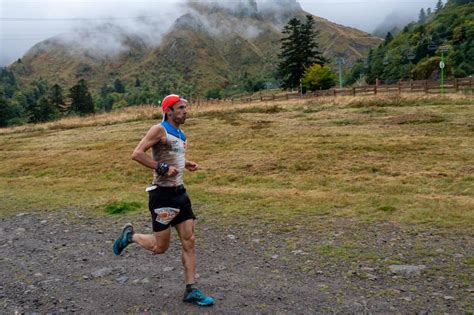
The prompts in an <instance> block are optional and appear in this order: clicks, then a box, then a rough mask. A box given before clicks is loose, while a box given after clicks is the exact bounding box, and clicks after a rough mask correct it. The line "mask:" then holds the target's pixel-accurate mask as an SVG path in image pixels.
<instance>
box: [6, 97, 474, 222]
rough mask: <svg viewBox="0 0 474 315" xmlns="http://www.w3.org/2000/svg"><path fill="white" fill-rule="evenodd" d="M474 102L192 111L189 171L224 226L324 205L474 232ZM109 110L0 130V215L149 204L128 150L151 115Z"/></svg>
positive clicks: (202, 204)
mask: <svg viewBox="0 0 474 315" xmlns="http://www.w3.org/2000/svg"><path fill="white" fill-rule="evenodd" d="M473 105H474V104H473V101H472V98H471V99H470V98H459V97H456V98H453V99H452V101H451V102H449V98H439V97H437V98H432V99H423V100H419V99H403V98H395V99H392V98H388V99H383V98H381V99H378V100H373V99H371V98H358V99H347V100H345V99H339V100H337V102H336V101H334V102H333V101H331V103H318V102H317V100H310V101H306V102H302V101H298V102H295V103H291V102H290V103H287V104H285V103H279V104H278V105H272V106H268V105H264V104H261V105H252V106H250V107H245V108H230V107H229V108H221V109H219V110H215V109H212V110H211V111H200V112H196V113H193V112H192V111H191V117H190V119H189V120H188V122H187V123H186V124H185V125H184V126H183V129H184V130H185V132H186V134H187V136H188V138H189V150H188V158H189V159H191V160H194V161H196V162H198V163H199V164H200V166H201V170H200V171H198V172H195V173H187V174H186V177H185V181H186V184H187V186H188V190H189V192H190V195H191V197H192V200H193V203H194V205H195V208H196V210H197V212H198V215H199V216H200V217H201V218H203V219H204V220H209V221H213V222H217V223H218V224H223V225H225V224H254V225H258V224H262V225H265V226H268V227H269V228H272V229H275V230H278V229H279V228H280V225H281V223H282V222H283V223H288V224H289V225H292V224H293V223H294V222H301V220H304V222H309V223H308V224H311V223H310V222H315V221H317V220H316V219H317V218H318V217H323V216H324V217H334V218H340V217H342V218H355V219H358V220H361V221H363V222H375V221H391V222H397V223H403V224H421V225H425V224H426V225H428V226H437V227H444V228H453V229H454V228H457V229H464V230H466V231H472V230H474V229H473V228H474V167H473V165H472V157H473V156H474V149H473V148H474V129H473V127H472V126H473V125H472V121H474V107H473ZM111 115H114V114H111ZM148 115H149V114H148ZM112 118H113V117H112ZM112 118H111V121H114V123H113V124H107V123H106V121H101V122H100V123H98V125H93V124H92V125H91V123H93V122H88V123H87V124H81V122H79V121H76V122H74V124H75V127H74V128H73V129H68V128H60V129H57V128H54V125H53V126H52V127H51V128H45V129H41V128H39V129H38V128H36V129H35V128H33V129H31V130H30V131H29V129H28V128H25V129H23V130H18V131H16V132H3V133H0V215H1V216H8V215H11V214H14V213H17V212H23V211H34V210H42V209H49V210H55V209H59V208H64V207H69V206H74V207H81V208H84V209H89V210H90V211H91V212H103V211H105V209H107V207H112V208H114V207H115V208H114V209H115V210H109V211H112V212H113V211H117V212H120V213H124V212H127V211H129V210H130V211H145V210H146V198H147V195H146V193H145V191H144V188H145V187H146V186H147V184H148V183H149V182H150V180H151V171H150V170H147V169H145V168H144V167H141V166H140V165H138V164H137V163H135V162H133V161H132V160H131V158H130V157H131V153H132V151H133V149H134V147H135V146H136V144H137V143H138V142H139V140H140V139H141V137H142V136H143V135H144V134H145V133H146V131H147V130H148V129H149V127H150V126H151V125H152V124H154V123H156V121H155V120H137V121H130V120H127V119H128V118H127V117H124V118H123V119H124V122H122V123H121V122H120V121H119V120H117V119H115V120H114V119H112ZM86 119H87V118H86ZM103 119H105V118H103ZM137 201H139V203H136V202H137ZM111 205H112V206H111Z"/></svg>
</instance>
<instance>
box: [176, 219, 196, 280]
mask: <svg viewBox="0 0 474 315" xmlns="http://www.w3.org/2000/svg"><path fill="white" fill-rule="evenodd" d="M176 231H178V234H179V238H180V239H181V244H182V246H183V251H182V253H181V259H182V261H183V266H184V273H185V281H186V284H192V283H194V280H195V276H196V249H195V238H194V220H193V219H190V220H186V221H184V222H181V223H179V224H177V225H176Z"/></svg>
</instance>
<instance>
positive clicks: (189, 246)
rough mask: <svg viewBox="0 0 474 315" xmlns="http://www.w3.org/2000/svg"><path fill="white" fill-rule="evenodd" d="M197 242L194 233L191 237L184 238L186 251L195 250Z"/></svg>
mask: <svg viewBox="0 0 474 315" xmlns="http://www.w3.org/2000/svg"><path fill="white" fill-rule="evenodd" d="M195 242H196V238H195V237H194V235H193V234H191V235H190V236H189V237H185V238H183V239H182V243H183V249H184V250H185V251H192V250H194V244H195Z"/></svg>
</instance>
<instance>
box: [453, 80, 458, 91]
mask: <svg viewBox="0 0 474 315" xmlns="http://www.w3.org/2000/svg"><path fill="white" fill-rule="evenodd" d="M454 89H455V90H456V92H459V85H458V79H456V78H455V79H454Z"/></svg>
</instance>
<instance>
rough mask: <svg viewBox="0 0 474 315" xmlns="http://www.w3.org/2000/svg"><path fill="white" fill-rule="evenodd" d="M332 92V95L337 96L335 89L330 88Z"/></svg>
mask: <svg viewBox="0 0 474 315" xmlns="http://www.w3.org/2000/svg"><path fill="white" fill-rule="evenodd" d="M332 93H333V95H334V97H336V96H337V91H336V89H334V90H332Z"/></svg>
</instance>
